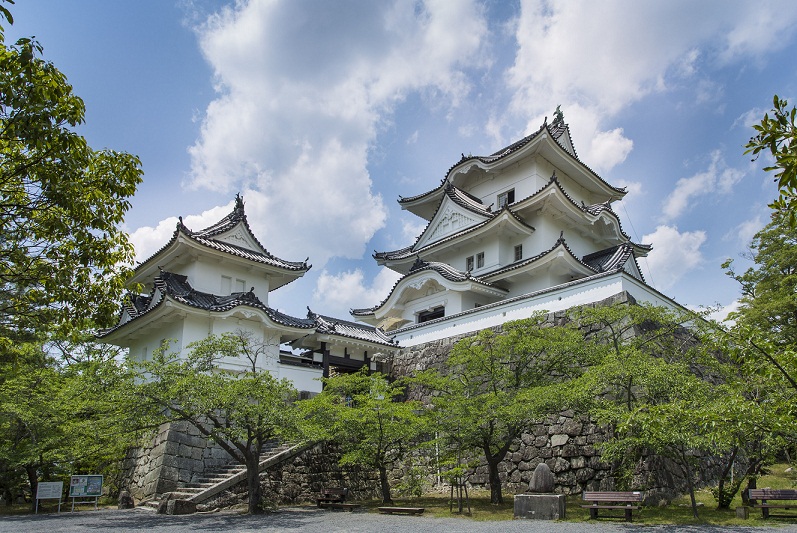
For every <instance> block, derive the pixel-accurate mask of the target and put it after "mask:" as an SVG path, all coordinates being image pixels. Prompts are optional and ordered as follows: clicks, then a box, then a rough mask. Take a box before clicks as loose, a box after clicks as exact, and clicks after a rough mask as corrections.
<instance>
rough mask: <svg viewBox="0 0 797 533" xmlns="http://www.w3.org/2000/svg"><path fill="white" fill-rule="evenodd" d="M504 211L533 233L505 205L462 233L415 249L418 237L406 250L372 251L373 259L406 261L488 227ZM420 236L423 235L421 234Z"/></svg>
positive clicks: (459, 232) (532, 229) (531, 228)
mask: <svg viewBox="0 0 797 533" xmlns="http://www.w3.org/2000/svg"><path fill="white" fill-rule="evenodd" d="M504 211H507V212H508V213H509V215H510V216H512V217H513V218H514V219H515V220H517V221H518V222H519V223H520V224H522V225H523V226H526V227H527V228H529V229H530V230H531V231H534V228H533V227H532V226H529V225H528V224H526V223H525V222H524V221H523V219H522V218H520V217H519V216H518V215H517V214H515V212H513V211H512V210H511V209H509V206H508V205H505V206H504V207H503V208H501V210H500V211H498V212H495V213H490V214H489V216H490V218H488V219H487V220H485V221H483V222H479V223H478V224H475V225H473V226H471V227H469V228H466V229H464V230H462V231H458V232H456V233H453V234H451V235H449V236H448V237H445V238H443V239H440V240H437V241H434V242H432V243H429V244H427V245H426V246H423V247H421V248H418V249H415V245H416V244H418V240H419V239H420V236H419V237H418V240H416V241H415V244H413V245H412V246H408V247H406V248H401V249H400V250H394V251H392V252H377V251H374V254H373V258H374V259H376V260H377V261H378V260H383V261H390V260H400V259H406V258H408V257H411V256H413V255H416V254H420V253H423V252H425V251H427V250H429V249H430V248H432V247H435V246H438V245H440V244H441V243H444V242H449V241H452V240H454V239H456V238H457V237H460V236H462V235H467V234H468V233H472V232H474V231H476V230H478V229H480V228H483V227H485V226H488V225H490V223H491V222H492V221H493V220H495V219H496V218H497V217H498V216H499V215H501V214H502V213H503V212H504ZM428 227H429V226H428V225H427V228H428ZM425 231H426V230H424V232H425ZM421 235H423V233H422V234H421Z"/></svg>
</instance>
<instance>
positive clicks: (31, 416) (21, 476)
mask: <svg viewBox="0 0 797 533" xmlns="http://www.w3.org/2000/svg"><path fill="white" fill-rule="evenodd" d="M60 348H62V349H67V350H69V355H68V356H59V352H58V350H57V349H56V348H55V347H54V346H53V345H52V344H44V343H43V342H41V341H39V342H26V343H17V344H14V345H6V346H5V347H4V350H3V351H2V355H3V356H2V357H1V358H0V458H2V459H0V487H2V489H3V492H4V493H5V495H6V496H9V495H11V494H13V493H18V492H19V490H20V488H21V486H22V485H24V484H25V483H27V484H28V485H29V486H30V489H31V491H32V493H33V494H35V492H36V487H37V485H38V481H39V479H40V478H41V479H43V480H45V481H47V480H52V479H58V477H59V476H60V477H61V479H63V476H66V475H69V474H78V473H86V472H87V471H90V472H92V473H103V474H106V475H107V476H108V480H109V481H111V482H112V480H114V474H116V473H118V470H117V466H118V464H119V463H120V461H121V460H122V459H123V458H124V455H125V452H126V450H127V448H128V447H129V446H131V445H133V444H134V443H135V441H136V438H137V436H139V435H140V434H141V433H140V431H139V432H137V431H136V430H137V429H141V428H139V426H138V421H137V419H136V417H135V414H134V413H133V412H131V411H130V409H129V408H128V405H127V404H126V403H125V402H124V401H123V400H122V399H123V394H122V393H123V391H124V390H126V389H128V388H129V387H130V386H131V385H132V374H131V373H130V372H129V371H128V369H127V368H125V367H124V365H123V364H121V363H120V362H119V360H118V359H116V358H115V357H114V352H108V351H106V348H107V347H104V346H101V345H95V344H93V343H80V344H78V345H75V344H72V343H69V344H62V345H61V346H60ZM78 348H79V350H80V354H79V355H78V354H77V349H78Z"/></svg>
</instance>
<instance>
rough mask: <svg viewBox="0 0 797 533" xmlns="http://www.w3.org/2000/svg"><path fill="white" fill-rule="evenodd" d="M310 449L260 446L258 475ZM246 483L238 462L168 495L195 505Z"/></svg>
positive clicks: (151, 504)
mask: <svg viewBox="0 0 797 533" xmlns="http://www.w3.org/2000/svg"><path fill="white" fill-rule="evenodd" d="M311 446H312V444H278V443H276V442H268V443H266V444H265V445H263V449H262V450H261V452H260V465H259V468H258V472H263V471H264V470H266V469H267V468H270V467H272V466H275V465H278V464H280V463H282V462H284V461H287V460H289V459H291V458H293V457H295V456H296V455H298V454H300V453H301V452H303V451H304V450H306V449H308V448H309V447H311ZM245 481H246V466H245V465H242V464H240V463H230V464H227V465H223V466H219V467H216V468H213V469H211V470H209V471H208V472H205V473H204V474H203V476H202V477H200V478H198V479H196V480H195V481H192V482H191V483H183V484H181V486H180V487H178V488H177V489H176V490H174V491H172V492H171V493H170V494H171V499H179V500H190V501H192V502H194V503H197V504H198V503H202V502H205V501H207V500H209V499H210V498H212V497H213V496H216V495H217V494H219V493H220V492H222V491H224V490H227V489H229V488H230V487H233V486H235V485H237V484H239V483H242V482H245ZM164 496H165V495H164ZM158 503H159V502H158V500H150V501H148V502H144V503H143V504H142V505H146V506H148V507H153V508H157V507H158Z"/></svg>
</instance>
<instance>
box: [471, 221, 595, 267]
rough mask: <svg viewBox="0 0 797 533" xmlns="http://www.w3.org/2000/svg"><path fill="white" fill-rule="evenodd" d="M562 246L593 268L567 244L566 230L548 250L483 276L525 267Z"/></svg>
mask: <svg viewBox="0 0 797 533" xmlns="http://www.w3.org/2000/svg"><path fill="white" fill-rule="evenodd" d="M560 246H563V247H564V249H565V250H566V251H567V253H568V254H570V256H571V257H572V258H573V259H574V260H575V261H576V262H578V263H581V264H582V265H584V266H585V267H587V268H589V269H591V270H592V267H590V266H589V265H588V264H586V263H584V262H583V261H582V260H581V259H579V258H578V257H576V255H575V254H574V253H573V251H572V250H571V249H570V247H569V246H568V245H567V242H566V241H565V237H564V232H562V233H560V234H559V238H558V239H557V240H556V242H555V243H554V245H553V246H551V247H550V248H548V249H547V250H545V251H544V252H540V253H539V254H537V255H535V256H532V257H529V258H527V259H521V260H520V261H516V262H514V263H511V264H509V265H506V266H503V267H500V268H497V269H496V270H493V271H492V272H488V273H486V274H482V277H483V278H491V277H493V276H496V275H498V274H505V273H507V272H510V271H512V270H517V269H519V268H523V267H524V266H526V265H529V264H531V263H535V262H537V261H539V260H540V259H542V258H543V257H545V256H546V255H548V254H550V253H551V252H553V251H554V250H556V249H557V248H559V247H560Z"/></svg>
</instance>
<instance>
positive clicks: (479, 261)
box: [476, 252, 484, 268]
mask: <svg viewBox="0 0 797 533" xmlns="http://www.w3.org/2000/svg"><path fill="white" fill-rule="evenodd" d="M483 266H484V252H479V253H478V254H476V268H482V267H483Z"/></svg>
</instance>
